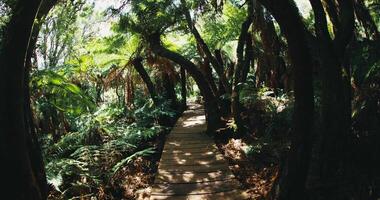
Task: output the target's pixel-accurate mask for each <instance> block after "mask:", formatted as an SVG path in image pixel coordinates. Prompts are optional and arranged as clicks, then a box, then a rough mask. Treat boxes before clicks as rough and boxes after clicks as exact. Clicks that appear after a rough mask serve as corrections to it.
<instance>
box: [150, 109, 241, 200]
mask: <svg viewBox="0 0 380 200" xmlns="http://www.w3.org/2000/svg"><path fill="white" fill-rule="evenodd" d="M205 131H206V121H205V115H204V110H203V109H202V108H201V106H199V105H196V104H193V105H190V107H189V110H187V111H186V112H184V114H183V115H182V117H181V118H179V120H178V121H177V123H176V125H175V127H174V128H173V130H172V131H171V133H170V134H169V135H168V137H167V140H166V143H165V147H164V150H163V153H162V157H161V160H160V164H159V168H158V173H157V175H156V178H155V182H154V185H153V187H152V192H151V198H150V199H151V200H158V199H175V200H182V199H183V200H203V199H212V200H217V199H223V200H235V199H236V200H239V199H246V197H247V196H246V193H245V192H243V191H242V190H240V183H239V182H238V181H237V180H236V179H235V177H234V175H233V174H232V172H231V170H230V169H229V167H228V165H227V162H226V161H225V160H224V158H223V155H222V154H220V153H219V151H218V149H217V147H216V146H215V144H214V141H213V139H212V138H210V137H208V136H207V135H206V134H205Z"/></svg>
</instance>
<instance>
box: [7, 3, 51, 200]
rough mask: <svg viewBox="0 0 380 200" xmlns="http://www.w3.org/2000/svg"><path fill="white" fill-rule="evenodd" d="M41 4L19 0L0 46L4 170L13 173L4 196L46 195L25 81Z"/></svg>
mask: <svg viewBox="0 0 380 200" xmlns="http://www.w3.org/2000/svg"><path fill="white" fill-rule="evenodd" d="M40 4H41V1H40V0H29V1H18V2H17V4H16V6H15V9H14V10H13V15H12V16H11V19H10V22H9V23H8V25H7V27H6V32H5V34H4V38H3V44H2V45H3V46H2V47H1V55H0V64H1V66H0V67H1V68H0V70H1V71H0V76H1V77H0V81H1V82H0V91H1V93H2V94H4V97H2V98H1V99H0V111H1V112H0V113H1V115H0V133H1V139H0V142H1V145H0V146H1V152H0V155H1V161H2V170H1V173H6V174H7V175H10V176H11V177H10V178H9V179H6V178H4V179H3V180H2V181H6V183H4V184H2V185H3V186H2V188H1V190H2V192H1V195H2V198H4V199H20V200H23V199H36V200H37V199H46V189H47V187H46V184H43V183H42V184H41V183H40V181H41V180H39V179H40V177H44V174H40V173H43V171H42V172H41V171H39V170H37V168H38V167H36V166H40V164H41V163H40V160H39V159H36V160H34V159H35V158H36V157H40V152H35V151H36V149H35V148H33V147H36V146H35V145H36V143H35V142H36V141H35V140H34V139H35V138H34V139H33V138H32V137H31V134H30V133H29V132H28V129H29V128H28V127H29V124H27V123H30V121H29V120H26V118H29V116H28V115H29V114H28V113H27V111H26V110H25V109H27V107H26V106H25V105H26V104H28V102H25V101H26V99H25V96H27V94H25V85H26V84H24V82H25V77H24V76H25V61H26V58H27V51H28V46H29V43H30V36H31V33H32V28H33V23H34V19H35V17H36V14H37V12H38V9H39V7H40ZM35 170H37V171H35ZM7 175H5V174H3V176H2V177H8V176H7Z"/></svg>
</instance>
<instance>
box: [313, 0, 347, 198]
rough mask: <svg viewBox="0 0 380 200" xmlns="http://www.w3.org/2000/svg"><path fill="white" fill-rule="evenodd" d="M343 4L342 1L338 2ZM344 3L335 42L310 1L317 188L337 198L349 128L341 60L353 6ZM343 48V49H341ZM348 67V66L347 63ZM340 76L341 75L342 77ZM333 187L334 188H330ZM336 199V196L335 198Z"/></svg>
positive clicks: (317, 4)
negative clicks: (316, 83) (318, 126)
mask: <svg viewBox="0 0 380 200" xmlns="http://www.w3.org/2000/svg"><path fill="white" fill-rule="evenodd" d="M341 1H342V0H341ZM349 2H350V1H347V0H345V1H344V2H339V6H340V9H339V10H340V15H339V27H336V28H335V30H336V32H337V35H336V37H335V41H334V40H332V39H331V36H330V34H329V32H328V23H327V20H326V14H325V12H324V9H323V6H322V4H321V3H320V2H319V1H311V5H312V7H313V10H314V13H315V28H316V34H317V38H318V41H320V42H319V43H318V47H319V56H320V59H319V60H320V65H321V80H322V88H321V89H322V90H321V93H322V94H321V108H322V111H321V115H322V141H321V146H320V149H321V150H320V155H319V158H318V161H317V162H318V166H319V172H317V173H318V174H317V176H318V177H319V182H320V183H319V184H321V185H327V184H330V187H329V189H328V191H327V190H326V191H321V190H319V189H318V188H317V190H318V191H319V193H324V194H322V196H324V197H329V198H338V197H337V196H334V195H331V194H330V192H331V190H335V191H336V192H334V193H339V192H337V189H338V187H340V184H339V181H340V180H342V176H344V168H345V167H344V166H343V161H344V159H345V157H346V156H345V155H344V153H343V152H346V151H347V149H346V148H347V142H348V137H349V132H350V126H351V123H350V121H351V109H350V108H349V107H350V104H351V97H350V94H349V92H348V91H347V90H350V89H349V88H350V87H351V86H350V81H348V80H350V79H351V78H350V69H349V66H348V65H346V67H347V68H346V67H344V66H343V65H344V58H345V55H346V49H347V45H348V43H349V42H350V41H351V39H352V36H353V31H354V10H353V3H352V1H351V3H349ZM350 38H351V39H350ZM341 45H343V46H341ZM346 64H347V63H346ZM342 72H343V73H342ZM331 183H334V184H331ZM336 195H337V194H336Z"/></svg>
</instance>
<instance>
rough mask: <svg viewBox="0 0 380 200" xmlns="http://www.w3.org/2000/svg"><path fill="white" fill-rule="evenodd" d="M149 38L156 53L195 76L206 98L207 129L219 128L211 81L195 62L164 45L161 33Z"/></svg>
mask: <svg viewBox="0 0 380 200" xmlns="http://www.w3.org/2000/svg"><path fill="white" fill-rule="evenodd" d="M147 39H148V42H149V44H150V47H151V49H152V50H153V51H154V53H156V54H157V55H159V56H162V57H164V58H167V59H169V60H171V61H173V62H175V63H177V64H178V65H180V66H181V67H183V68H184V69H185V70H186V71H187V72H188V73H189V74H190V76H192V77H193V78H194V81H195V82H196V83H197V85H198V87H199V90H200V91H201V94H202V96H203V99H204V103H205V111H206V120H207V129H208V131H214V130H216V128H218V127H219V125H220V112H219V108H218V101H217V99H216V97H215V96H214V95H213V92H212V90H211V87H210V85H209V83H208V82H207V81H206V79H205V77H204V76H203V74H202V72H201V71H200V70H199V69H198V68H197V66H196V65H195V64H194V63H192V62H191V61H189V60H187V59H186V58H184V57H183V56H182V55H180V54H178V53H175V52H173V51H170V50H169V49H167V48H165V47H163V46H162V45H161V41H160V35H159V34H154V35H151V36H149V38H147Z"/></svg>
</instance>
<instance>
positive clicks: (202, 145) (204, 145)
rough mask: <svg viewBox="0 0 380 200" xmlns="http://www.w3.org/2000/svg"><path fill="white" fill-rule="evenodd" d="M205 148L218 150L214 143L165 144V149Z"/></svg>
mask: <svg viewBox="0 0 380 200" xmlns="http://www.w3.org/2000/svg"><path fill="white" fill-rule="evenodd" d="M204 147H210V148H216V145H215V144H214V143H208V142H204V143H189V144H187V143H186V142H167V143H166V144H165V148H194V149H196V148H204Z"/></svg>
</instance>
